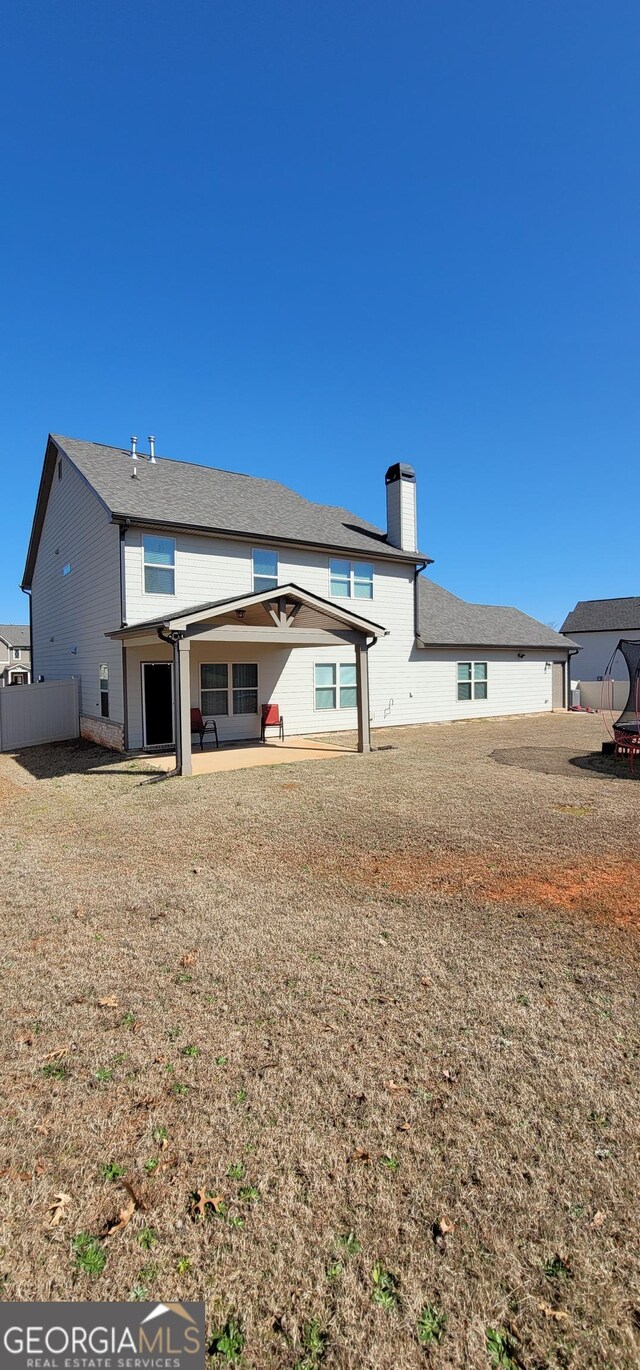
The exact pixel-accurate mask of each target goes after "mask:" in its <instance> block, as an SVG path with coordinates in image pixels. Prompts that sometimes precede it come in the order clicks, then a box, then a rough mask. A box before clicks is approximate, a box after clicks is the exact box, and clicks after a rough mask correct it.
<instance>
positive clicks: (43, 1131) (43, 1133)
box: [35, 1123, 50, 1137]
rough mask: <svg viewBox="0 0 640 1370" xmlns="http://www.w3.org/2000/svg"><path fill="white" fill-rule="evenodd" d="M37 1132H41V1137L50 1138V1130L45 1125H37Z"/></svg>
mask: <svg viewBox="0 0 640 1370" xmlns="http://www.w3.org/2000/svg"><path fill="white" fill-rule="evenodd" d="M35 1131H36V1132H39V1133H40V1136H41V1137H48V1136H49V1132H50V1128H48V1127H46V1125H45V1124H44V1123H36V1127H35Z"/></svg>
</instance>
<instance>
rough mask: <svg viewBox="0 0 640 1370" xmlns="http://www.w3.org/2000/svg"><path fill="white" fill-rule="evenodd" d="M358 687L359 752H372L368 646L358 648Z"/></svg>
mask: <svg viewBox="0 0 640 1370" xmlns="http://www.w3.org/2000/svg"><path fill="white" fill-rule="evenodd" d="M356 686H357V704H358V751H359V752H370V751H371V726H370V721H369V649H368V647H367V645H366V643H365V644H364V645H362V646H361V645H360V644H358V646H357V647H356Z"/></svg>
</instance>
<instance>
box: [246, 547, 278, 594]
mask: <svg viewBox="0 0 640 1370" xmlns="http://www.w3.org/2000/svg"><path fill="white" fill-rule="evenodd" d="M251 557H252V560H253V589H254V592H255V593H256V594H257V593H258V591H259V590H275V588H276V585H277V584H278V553H277V552H270V551H269V550H268V548H266V547H254V549H253V551H252V553H251Z"/></svg>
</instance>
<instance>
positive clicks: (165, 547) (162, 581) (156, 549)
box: [142, 533, 176, 595]
mask: <svg viewBox="0 0 640 1370" xmlns="http://www.w3.org/2000/svg"><path fill="white" fill-rule="evenodd" d="M142 546H143V554H144V592H145V594H146V595H174V594H175V592H176V541H175V538H159V537H156V536H155V534H154V533H146V534H145V536H144V537H143V539H142Z"/></svg>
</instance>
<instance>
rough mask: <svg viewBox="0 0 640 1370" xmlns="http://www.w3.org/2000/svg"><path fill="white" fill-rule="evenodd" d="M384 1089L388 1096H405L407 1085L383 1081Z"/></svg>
mask: <svg viewBox="0 0 640 1370" xmlns="http://www.w3.org/2000/svg"><path fill="white" fill-rule="evenodd" d="M384 1087H385V1089H388V1090H389V1093H390V1094H406V1092H407V1090H408V1088H409V1086H408V1085H397V1084H396V1083H395V1081H394V1080H385V1081H384Z"/></svg>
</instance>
